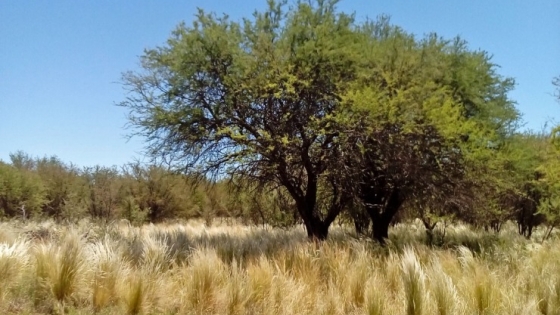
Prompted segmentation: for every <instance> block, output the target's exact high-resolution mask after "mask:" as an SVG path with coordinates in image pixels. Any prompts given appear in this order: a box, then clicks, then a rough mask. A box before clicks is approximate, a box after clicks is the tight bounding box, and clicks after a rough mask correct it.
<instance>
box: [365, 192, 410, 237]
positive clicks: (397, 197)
mask: <svg viewBox="0 0 560 315" xmlns="http://www.w3.org/2000/svg"><path fill="white" fill-rule="evenodd" d="M384 199H385V198H384ZM402 203H403V200H402V198H401V194H400V192H399V190H398V189H394V190H393V191H391V193H390V195H389V196H388V198H387V199H386V202H385V204H384V205H379V204H377V205H375V204H372V205H369V206H366V210H367V212H368V213H369V215H370V217H371V221H372V224H373V239H375V240H376V241H378V242H379V243H380V244H381V245H384V244H385V240H386V239H388V238H389V225H390V224H391V221H392V220H393V217H394V216H395V214H397V212H398V211H399V210H400V208H401V205H402Z"/></svg>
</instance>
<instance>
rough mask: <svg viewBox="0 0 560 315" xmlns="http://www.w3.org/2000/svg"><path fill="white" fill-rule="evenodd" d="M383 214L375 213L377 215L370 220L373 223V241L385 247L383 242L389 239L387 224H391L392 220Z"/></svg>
mask: <svg viewBox="0 0 560 315" xmlns="http://www.w3.org/2000/svg"><path fill="white" fill-rule="evenodd" d="M384 214H385V213H383V214H379V213H377V215H375V216H373V217H372V218H371V221H372V223H373V226H372V227H373V239H374V240H376V241H378V242H379V244H381V245H385V240H387V239H388V238H389V224H391V219H392V216H391V217H390V218H389V217H388V216H386V215H384ZM374 217H375V218H374Z"/></svg>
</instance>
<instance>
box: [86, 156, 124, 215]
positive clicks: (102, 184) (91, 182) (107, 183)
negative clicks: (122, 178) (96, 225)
mask: <svg viewBox="0 0 560 315" xmlns="http://www.w3.org/2000/svg"><path fill="white" fill-rule="evenodd" d="M83 177H84V178H85V180H86V185H87V186H86V187H87V195H86V196H85V203H86V207H87V213H88V214H89V215H90V216H91V217H92V218H95V219H103V220H105V221H107V220H110V219H113V218H115V216H116V212H117V207H118V205H119V204H120V198H119V197H120V196H119V190H120V188H121V187H120V186H121V183H119V182H118V177H119V173H118V171H117V169H116V168H115V167H113V168H109V167H105V166H95V167H88V168H85V169H84V171H83Z"/></svg>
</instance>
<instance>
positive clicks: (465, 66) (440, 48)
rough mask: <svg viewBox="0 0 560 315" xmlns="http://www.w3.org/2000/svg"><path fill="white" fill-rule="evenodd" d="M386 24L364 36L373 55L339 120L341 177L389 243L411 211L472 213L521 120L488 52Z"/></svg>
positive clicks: (509, 83) (375, 26)
mask: <svg viewBox="0 0 560 315" xmlns="http://www.w3.org/2000/svg"><path fill="white" fill-rule="evenodd" d="M383 25H384V24H379V23H378V24H366V25H365V26H364V27H363V30H362V31H363V32H364V33H365V34H366V35H367V37H368V38H370V39H371V40H369V41H368V42H367V43H366V44H365V45H364V46H363V49H365V50H366V51H368V52H369V53H367V54H366V53H364V54H363V56H365V57H364V60H363V62H364V66H362V67H360V69H361V70H362V71H361V73H360V74H359V75H358V76H357V77H358V78H359V79H357V80H355V81H354V82H353V86H352V88H351V89H350V92H349V93H347V94H346V95H345V99H344V102H345V105H346V106H345V107H344V110H343V111H342V113H339V115H337V118H338V119H339V120H340V121H341V122H339V125H342V126H344V127H345V128H347V129H345V130H344V132H341V138H343V139H341V140H340V141H339V142H340V143H343V144H344V145H346V146H345V147H344V149H343V152H345V155H346V161H345V162H344V164H345V165H348V167H347V168H345V169H340V170H339V172H338V173H337V174H336V175H335V177H337V178H345V182H346V184H345V185H343V186H344V187H350V188H351V187H352V185H351V183H359V185H358V187H357V189H355V190H354V191H353V192H352V194H353V195H357V196H358V197H359V200H360V201H361V202H362V203H363V205H364V208H365V209H366V211H367V212H368V213H369V216H370V218H371V220H372V223H373V237H374V238H375V239H377V240H379V241H380V242H383V241H384V239H385V238H387V236H388V228H389V224H390V223H391V221H392V220H393V218H394V216H395V215H396V214H397V213H398V212H399V211H400V210H401V209H402V208H403V205H406V204H408V205H409V207H411V208H416V209H417V211H418V214H419V215H420V216H421V217H422V216H423V214H424V213H423V212H425V210H426V209H427V208H428V207H429V208H431V209H435V208H434V206H436V205H437V206H438V207H443V208H440V209H437V211H438V212H440V213H445V212H454V213H458V212H463V213H467V212H473V211H474V208H475V207H474V205H473V204H474V201H475V197H476V196H475V191H476V187H480V189H481V190H485V189H486V188H487V187H488V186H487V185H486V184H487V183H488V182H486V181H481V180H480V179H479V178H480V174H481V173H485V168H486V167H487V161H488V160H491V159H492V157H493V156H495V154H496V153H497V152H499V147H497V146H495V144H498V143H501V141H503V139H505V138H507V137H508V136H509V135H510V134H511V133H512V132H513V130H515V126H516V123H517V121H518V117H519V115H518V113H517V111H516V110H515V107H514V106H513V102H512V101H511V100H509V99H508V97H507V92H508V91H509V90H510V89H511V87H512V86H513V81H512V80H510V79H507V78H506V79H504V78H502V77H500V76H499V75H497V74H496V73H495V71H494V67H495V66H494V65H493V64H492V63H491V62H490V59H489V57H488V56H487V54H486V53H484V52H472V51H469V50H467V48H466V43H465V42H464V41H461V40H460V39H455V40H453V41H446V40H443V39H440V38H438V37H437V36H436V35H429V36H427V37H426V38H424V39H423V40H420V41H418V40H416V39H415V38H414V36H412V35H409V34H406V33H405V32H403V31H402V30H400V29H399V28H395V27H390V26H383ZM340 171H342V174H341V173H340ZM465 210H468V211H465ZM426 223H428V224H427V227H428V228H429V227H432V226H433V223H431V222H426Z"/></svg>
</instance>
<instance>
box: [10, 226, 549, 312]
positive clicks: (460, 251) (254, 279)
mask: <svg viewBox="0 0 560 315" xmlns="http://www.w3.org/2000/svg"><path fill="white" fill-rule="evenodd" d="M537 232H538V231H537ZM537 234H538V233H537ZM538 239H539V236H538V235H536V236H535V241H528V240H525V239H524V238H522V237H519V236H518V235H517V234H516V233H515V228H514V227H513V226H509V227H506V228H505V229H504V231H502V232H501V233H500V234H498V235H497V234H494V233H491V232H482V231H479V232H475V231H473V230H471V229H469V228H467V227H465V226H460V225H457V226H453V227H450V228H448V231H447V234H446V236H445V239H444V240H443V241H440V242H438V246H437V247H434V246H427V245H425V244H424V243H425V233H424V230H423V229H422V228H421V227H420V225H415V224H406V225H404V224H403V225H399V226H397V227H395V228H394V229H393V230H392V232H391V241H390V243H389V245H388V246H386V247H385V248H381V247H379V246H378V245H376V244H374V243H372V242H371V241H367V240H363V239H356V238H355V237H353V236H352V232H351V231H350V230H345V229H344V228H341V227H334V228H333V230H332V232H331V235H330V236H329V240H328V241H326V242H324V243H321V244H316V243H312V242H309V241H307V239H306V234H305V233H304V231H303V230H302V229H300V228H296V229H293V230H288V231H285V230H274V229H266V228H256V227H246V226H241V225H237V224H231V225H230V224H225V223H219V224H217V225H216V226H214V227H212V228H205V227H204V225H203V224H202V223H200V222H190V223H186V224H183V225H181V224H166V225H145V226H142V227H131V226H129V225H128V224H126V223H115V224H110V225H107V226H98V225H94V224H91V223H88V222H83V223H80V224H76V225H56V224H54V223H52V222H43V223H28V224H23V223H17V222H3V223H0V314H53V313H54V314H62V313H67V314H91V313H98V314H372V315H373V314H407V315H408V314H410V315H413V314H426V315H427V314H508V315H511V314H520V315H527V314H560V241H559V240H558V239H557V238H556V237H553V238H552V239H551V240H549V241H547V242H545V243H544V244H540V242H538V241H536V240H538Z"/></svg>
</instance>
